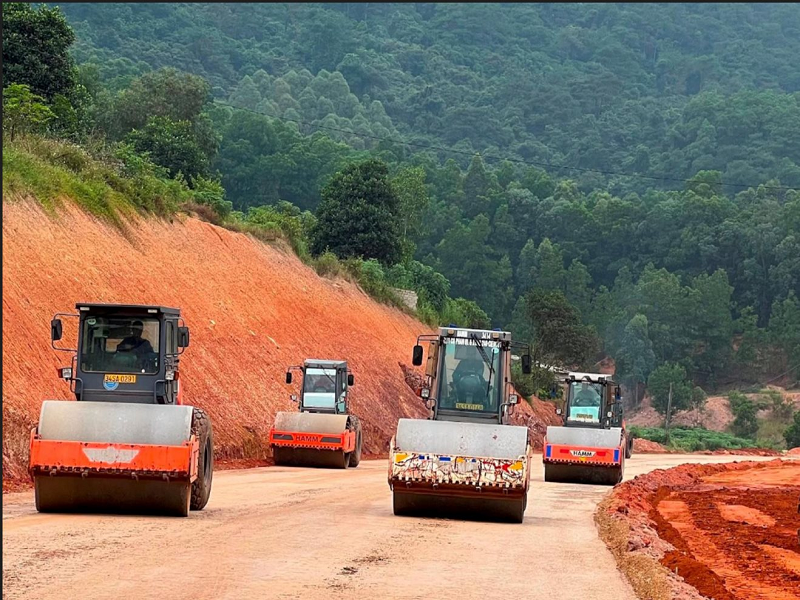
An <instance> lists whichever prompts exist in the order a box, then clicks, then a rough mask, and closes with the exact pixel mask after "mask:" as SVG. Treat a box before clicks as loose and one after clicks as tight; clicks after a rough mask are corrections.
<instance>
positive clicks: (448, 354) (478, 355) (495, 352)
mask: <svg viewBox="0 0 800 600" xmlns="http://www.w3.org/2000/svg"><path fill="white" fill-rule="evenodd" d="M442 351H443V353H444V356H443V358H442V370H441V372H442V376H441V380H440V383H439V408H440V409H445V410H447V409H450V410H466V411H475V412H492V413H496V412H497V410H498V401H499V394H498V389H499V387H498V383H497V382H498V381H499V380H500V378H501V375H500V343H499V342H497V341H492V340H476V339H473V338H448V339H446V340H445V342H444V344H443V346H442Z"/></svg>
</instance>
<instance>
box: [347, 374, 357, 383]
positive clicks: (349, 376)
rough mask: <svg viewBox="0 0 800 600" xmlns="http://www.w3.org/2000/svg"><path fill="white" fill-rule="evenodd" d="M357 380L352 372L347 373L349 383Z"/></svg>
mask: <svg viewBox="0 0 800 600" xmlns="http://www.w3.org/2000/svg"><path fill="white" fill-rule="evenodd" d="M355 381H356V380H355V378H354V377H353V374H352V373H349V374H348V375H347V385H353V383H355Z"/></svg>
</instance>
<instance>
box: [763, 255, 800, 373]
mask: <svg viewBox="0 0 800 600" xmlns="http://www.w3.org/2000/svg"><path fill="white" fill-rule="evenodd" d="M795 258H797V257H795ZM798 289H800V288H798ZM769 331H770V335H771V336H772V338H773V340H774V341H775V342H776V343H777V344H778V345H779V346H780V347H781V348H783V350H784V352H785V353H786V357H787V359H788V361H789V363H790V365H791V366H794V369H793V373H792V374H793V375H794V377H795V379H800V300H798V297H797V295H796V294H795V292H794V290H792V291H790V292H789V293H788V295H787V297H786V298H785V299H784V300H782V301H780V302H778V301H776V302H775V305H774V306H773V309H772V316H771V317H770V321H769Z"/></svg>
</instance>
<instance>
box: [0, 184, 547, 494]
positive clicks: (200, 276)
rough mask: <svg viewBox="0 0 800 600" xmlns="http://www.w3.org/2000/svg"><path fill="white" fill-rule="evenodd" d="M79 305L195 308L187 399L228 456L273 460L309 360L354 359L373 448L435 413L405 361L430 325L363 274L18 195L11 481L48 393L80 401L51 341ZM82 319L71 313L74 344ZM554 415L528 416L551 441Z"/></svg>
mask: <svg viewBox="0 0 800 600" xmlns="http://www.w3.org/2000/svg"><path fill="white" fill-rule="evenodd" d="M76 302H118V303H133V304H161V305H166V306H176V307H180V308H181V310H182V315H183V317H184V319H185V321H186V324H187V325H188V326H189V328H190V331H191V344H190V346H189V348H188V349H187V350H186V354H185V355H184V358H183V360H182V361H181V370H182V371H181V372H182V381H183V383H184V386H185V387H184V390H185V396H184V397H185V398H186V400H187V401H188V402H189V403H191V404H195V405H197V406H199V407H201V408H203V409H205V410H206V411H208V413H209V414H210V415H211V418H212V422H213V424H214V437H215V445H216V454H217V456H218V458H219V459H221V460H220V465H221V466H224V465H226V464H227V465H228V466H253V465H255V464H263V463H264V462H265V461H266V460H267V459H268V458H269V456H268V455H269V451H268V448H267V436H268V431H269V428H270V426H271V425H272V422H273V419H274V416H275V413H276V412H277V411H281V410H295V409H296V406H295V405H294V404H292V403H291V402H290V400H289V394H290V393H292V392H296V391H297V390H296V389H293V388H290V387H289V386H286V385H285V383H284V372H285V369H286V367H287V366H289V365H296V364H299V363H300V362H301V361H302V360H303V359H304V358H331V359H338V358H342V359H347V360H348V361H349V364H350V367H351V369H352V371H353V373H354V375H355V386H354V388H353V391H352V410H353V411H354V413H355V414H356V415H358V416H359V418H360V419H361V421H362V424H363V428H364V434H365V447H364V450H365V452H366V454H367V455H368V456H369V455H372V456H376V455H378V456H379V455H383V454H384V453H385V452H386V450H387V446H388V442H389V439H390V438H391V436H392V435H393V433H394V431H395V427H396V424H397V419H398V418H400V417H411V416H413V417H423V416H424V415H425V413H426V411H425V409H424V407H423V405H422V401H421V400H420V399H419V398H417V397H416V396H415V395H414V393H413V392H412V391H411V389H410V387H409V385H408V384H407V382H406V377H405V369H404V365H405V363H407V362H410V358H411V348H412V346H413V345H414V344H415V342H416V336H417V335H418V334H419V333H426V332H427V327H426V326H425V325H423V324H422V323H420V322H418V321H416V320H415V319H413V318H411V317H409V316H408V315H406V314H404V313H402V312H400V311H398V310H396V309H394V308H390V307H388V306H385V305H382V304H379V303H376V302H375V301H373V300H372V299H371V298H370V297H369V296H367V295H366V294H365V293H364V292H362V291H361V290H360V289H359V288H358V287H357V286H356V285H354V284H352V283H349V282H346V281H342V280H330V279H325V278H321V277H319V276H318V275H317V274H316V273H315V272H314V270H313V269H311V268H310V267H308V266H306V265H304V264H303V263H302V262H301V261H300V260H298V259H297V258H296V257H295V256H294V255H293V254H292V253H291V252H287V251H284V250H282V249H280V248H278V247H275V246H270V245H267V244H264V243H262V242H259V241H257V240H255V239H253V238H251V237H249V236H246V235H243V234H240V233H234V232H231V231H228V230H226V229H222V228H219V227H216V226H214V225H211V224H209V223H205V222H203V221H200V220H198V219H195V218H188V217H182V218H174V219H172V220H171V221H170V220H158V219H136V220H135V221H132V222H129V223H127V226H126V231H125V234H124V235H123V234H122V233H121V232H120V230H118V229H116V228H114V227H112V226H110V225H107V224H105V223H103V222H101V221H99V220H98V219H96V218H94V217H92V216H90V215H88V214H86V213H84V212H82V211H81V210H79V209H77V208H76V207H74V206H73V205H71V204H70V203H65V206H64V207H63V209H61V210H60V211H59V214H58V216H56V217H50V216H47V215H46V214H45V213H44V212H43V211H42V210H41V208H40V207H39V206H38V204H36V203H35V202H32V201H13V202H9V201H7V200H6V199H4V202H3V477H4V490H7V489H10V488H11V487H13V486H15V485H19V484H20V483H22V482H24V481H25V480H26V474H25V466H26V465H27V452H28V442H29V435H30V430H31V428H32V427H33V426H34V425H35V423H36V421H37V420H38V415H39V408H40V405H41V402H42V400H44V399H71V396H70V394H69V389H68V386H67V384H66V383H65V382H63V381H61V380H59V379H57V376H56V368H57V367H59V366H65V365H68V364H69V360H70V355H69V354H67V353H61V352H56V351H55V350H53V349H51V347H50V335H49V322H50V319H51V318H52V316H53V314H54V313H57V312H67V313H71V312H74V310H75V304H76ZM75 327H76V321H75V320H73V319H65V320H64V331H65V339H64V340H63V342H62V343H63V344H64V345H65V346H69V344H70V341H71V340H74V335H75ZM551 418H555V414H554V413H553V409H552V405H549V404H546V403H538V401H535V402H534V404H533V408H532V407H531V406H530V405H528V404H526V403H522V404H521V405H520V406H519V407H518V408H517V415H516V417H515V419H516V420H517V421H518V422H521V423H525V424H528V425H529V426H530V428H531V430H532V432H533V433H534V436H535V439H538V442H539V444H541V435H540V433H541V434H543V429H544V425H543V423H545V424H546V423H549V422H550V421H549V420H547V419H551ZM543 419H544V420H543ZM539 430H541V432H540V431H539ZM537 436H538V438H537Z"/></svg>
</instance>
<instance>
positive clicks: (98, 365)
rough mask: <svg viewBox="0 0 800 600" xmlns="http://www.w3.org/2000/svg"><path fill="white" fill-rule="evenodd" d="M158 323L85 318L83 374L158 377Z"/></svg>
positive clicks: (129, 319) (156, 321)
mask: <svg viewBox="0 0 800 600" xmlns="http://www.w3.org/2000/svg"><path fill="white" fill-rule="evenodd" d="M159 328H160V324H159V321H158V319H153V318H147V317H91V316H90V317H86V319H85V320H84V322H83V336H82V346H81V354H80V356H81V370H83V371H84V372H87V373H92V372H94V373H144V374H147V375H153V374H155V373H158V369H159V364H158V342H159Z"/></svg>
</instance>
